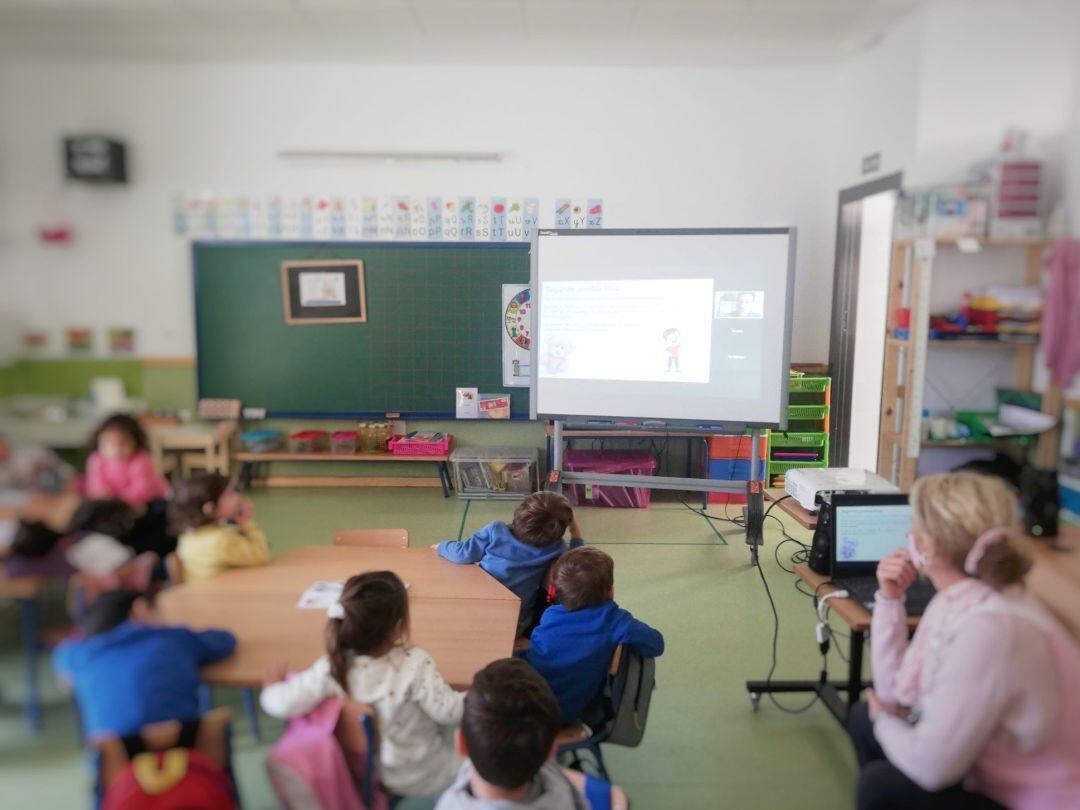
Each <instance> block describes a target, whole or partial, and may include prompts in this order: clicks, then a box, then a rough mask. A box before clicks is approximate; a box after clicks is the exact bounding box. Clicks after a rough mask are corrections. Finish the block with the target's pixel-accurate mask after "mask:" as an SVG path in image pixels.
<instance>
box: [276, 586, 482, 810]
mask: <svg viewBox="0 0 1080 810" xmlns="http://www.w3.org/2000/svg"><path fill="white" fill-rule="evenodd" d="M327 615H328V616H329V620H328V622H327V627H326V655H325V656H323V657H322V658H320V659H319V660H318V661H316V662H315V663H314V664H312V665H311V666H310V667H309V668H308V669H306V670H304V671H303V672H301V673H299V674H298V675H295V676H293V677H291V678H289V679H288V680H281V679H282V678H283V677H284V675H285V669H286V667H285V665H283V666H282V667H280V668H279V671H278V672H275V673H273V674H272V676H271V679H270V680H271V681H275V682H273V683H270V684H268V685H267V686H266V687H265V688H264V689H263V692H262V707H263V710H264V711H265V712H266V713H267V714H269V715H271V716H273V717H296V716H299V715H304V714H307V713H308V712H310V711H311V710H312V709H314V708H315V707H316V706H318V705H319V704H320V703H321V702H322V701H323V700H325V699H326V698H328V697H331V696H341V695H347V696H348V697H350V698H352V699H353V700H357V701H360V702H361V703H368V704H370V705H372V706H373V707H374V708H375V712H376V716H377V719H378V729H379V735H380V745H379V771H380V777H381V782H382V784H383V786H385V787H386V789H387V790H389V791H391V792H393V793H395V794H398V795H402V796H432V795H435V794H438V793H439V792H440V791H442V790H443V789H445V788H446V787H447V786H448V785H449V784H450V782H451V780H452V779H453V778H454V774H455V773H457V770H458V767H459V766H460V765H461V760H460V759H459V758H458V756H457V755H456V754H455V753H454V747H453V745H452V743H451V741H450V736H449V734H448V728H447V727H448V726H454V725H457V723H458V722H459V721H460V719H461V708H462V699H463V697H464V696H463V695H462V693H460V692H455V691H454V690H453V689H451V688H450V687H449V686H448V685H447V684H446V682H445V681H444V680H443V679H442V676H441V675H439V672H438V670H437V669H436V668H435V662H434V661H433V660H432V658H431V656H430V655H428V654H427V653H426V652H424V651H423V650H420V649H417V648H416V647H412V646H410V645H409V644H408V637H409V600H408V595H407V593H406V590H405V583H403V582H402V581H401V579H400V578H399V577H398V575H397V574H395V573H393V572H392V571H369V572H367V573H363V574H358V575H356V576H354V577H351V578H350V579H349V581H348V582H346V583H345V587H344V589H343V590H342V593H341V597H340V599H339V601H337V602H335V603H334V604H333V605H331V606H330V609H329V610H328V611H327Z"/></svg>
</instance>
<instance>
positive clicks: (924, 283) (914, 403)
mask: <svg viewBox="0 0 1080 810" xmlns="http://www.w3.org/2000/svg"><path fill="white" fill-rule="evenodd" d="M957 241H958V240H957V239H955V238H937V239H934V238H924V239H898V240H895V241H894V242H893V251H892V261H891V263H890V266H889V292H888V304H887V313H888V314H887V326H886V330H887V331H886V338H885V362H884V374H883V378H882V392H881V436H880V442H879V445H878V470H877V471H878V473H879V474H880V475H882V476H884V477H885V478H888V479H890V480H891V481H893V482H895V483H896V484H898V485H899V486H900V487H901V489H905V490H906V489H908V488H910V487H911V485H912V483H914V481H915V476H916V475H917V473H918V461H919V451H920V450H921V448H922V447H924V446H931V447H977V446H980V444H979V443H975V442H963V443H960V442H955V443H954V442H953V441H951V440H950V441H949V442H924V441H923V440H922V410H923V392H924V386H925V381H926V355H927V351H928V350H929V349H930V348H931V347H936V346H941V345H948V346H949V347H951V348H958V349H964V350H971V351H1002V352H1012V353H1013V358H1014V372H1013V380H1014V387H1015V388H1017V389H1019V390H1029V389H1030V388H1031V384H1032V373H1033V371H1034V368H1035V355H1036V352H1037V351H1038V342H1037V341H1036V340H1021V339H1016V340H1001V339H998V340H989V339H982V338H957V339H955V340H931V339H930V338H929V329H930V285H931V283H932V280H933V265H934V257H935V255H936V253H937V248H938V247H939V246H950V245H956V244H957ZM978 241H979V243H980V245H981V247H983V248H995V247H1012V248H1016V247H1021V248H1024V251H1025V266H1024V283H1025V284H1030V285H1035V284H1038V283H1039V281H1040V278H1041V273H1042V264H1043V253H1044V251H1045V250H1046V247H1047V244H1048V243H1047V242H1046V241H1045V240H1043V239H983V238H978ZM901 308H908V309H910V312H911V316H910V328H909V329H908V336H907V337H896V327H897V326H898V324H897V322H896V317H897V312H898V310H900V309H901ZM1042 403H1043V404H1042V408H1043V411H1044V412H1046V413H1049V414H1052V415H1055V416H1057V415H1060V413H1061V407H1062V397H1061V392H1060V391H1058V390H1057V389H1055V388H1053V387H1050V388H1048V389H1047V390H1046V391H1045V392H1044V394H1043V398H1042ZM1058 437H1059V433H1058V431H1057V430H1053V431H1048V432H1047V433H1044V434H1042V435H1041V436H1040V437H1039V440H1038V446H1037V449H1036V454H1035V463H1036V465H1038V466H1040V467H1048V466H1053V464H1054V461H1055V459H1056V456H1057V442H1058ZM995 444H996V445H997V446H1002V445H1000V444H998V443H995ZM982 446H992V445H990V444H989V443H985V444H983V445H982Z"/></svg>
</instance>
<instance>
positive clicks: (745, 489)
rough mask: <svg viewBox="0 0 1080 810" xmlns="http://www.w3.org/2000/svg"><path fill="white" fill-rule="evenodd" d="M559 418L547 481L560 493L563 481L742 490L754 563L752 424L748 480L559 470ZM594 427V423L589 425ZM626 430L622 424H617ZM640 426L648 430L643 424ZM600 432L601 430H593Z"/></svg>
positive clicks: (757, 532) (757, 459) (757, 480)
mask: <svg viewBox="0 0 1080 810" xmlns="http://www.w3.org/2000/svg"><path fill="white" fill-rule="evenodd" d="M564 427H565V425H564V423H563V420H561V419H556V420H554V422H553V423H552V459H551V483H552V485H553V486H554V487H555V490H556V491H557V492H559V493H562V490H563V485H564V484H602V485H608V486H623V487H643V488H647V489H668V490H685V491H689V492H731V493H746V496H747V508H746V543H747V545H749V546H750V560H751V563H752V564H753V565H757V563H758V546H760V545H762V544H763V542H764V540H763V539H762V524H763V522H764V520H763V517H762V513H763V507H764V492H763V490H762V487H761V453H760V452H759V447H758V445H759V443H760V441H761V431H760V430H759V429H758V428H753V429H752V430H751V433H750V477H749V479H748V480H713V479H708V478H677V477H673V476H664V475H623V474H616V473H591V472H567V471H565V470H563V442H564V439H563V429H564ZM590 427H595V426H590ZM619 429H620V430H626V426H625V425H620V426H619ZM642 430H645V431H647V430H649V428H646V427H643V428H642ZM678 430H679V432H700V433H701V434H702V435H715V434H716V431H715V430H712V429H709V430H701V431H695V430H693V429H689V430H688V429H684V428H679V429H678ZM597 432H598V433H601V432H602V431H597Z"/></svg>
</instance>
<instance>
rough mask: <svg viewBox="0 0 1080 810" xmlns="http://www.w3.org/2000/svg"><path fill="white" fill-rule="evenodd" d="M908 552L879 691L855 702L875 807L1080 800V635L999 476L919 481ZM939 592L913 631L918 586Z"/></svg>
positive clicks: (898, 564) (893, 560)
mask: <svg viewBox="0 0 1080 810" xmlns="http://www.w3.org/2000/svg"><path fill="white" fill-rule="evenodd" d="M911 505H912V513H913V526H912V532H911V537H910V548H909V550H908V551H898V552H894V553H893V554H892V555H890V556H889V557H887V558H885V559H884V560H882V561H881V563H880V564H879V566H878V572H877V577H878V584H879V586H880V589H879V591H878V593H877V598H876V599H875V602H874V618H873V623H872V625H871V638H872V641H871V653H872V658H873V665H874V690H871V691H870V692H869V693H868V695H867V703H866V704H859V705H857V706H856V707H855V708H854V709H853V711H852V717H851V731H852V739H853V741H854V743H855V750H856V754H857V756H858V758H859V765H860V767H861V771H860V774H859V783H858V788H857V798H856V804H857V806H858V807H859V808H860V810H864V809H868V808H897V809H899V808H908V807H911V808H936V807H941V808H950V810H951V809H952V808H958V809H959V808H1000V807H1008V808H1011V809H1012V810H1057V809H1058V808H1061V810H1065V808H1077V807H1080V694H1078V693H1077V692H1076V684H1077V683H1080V647H1078V645H1077V644H1076V642H1075V640H1074V639H1073V638H1072V636H1070V635H1069V633H1068V631H1066V629H1065V628H1064V627H1063V626H1062V625H1061V624H1060V623H1059V622H1058V621H1057V620H1056V619H1055V618H1054V617H1053V616H1051V615H1050V614H1049V613H1048V612H1047V611H1046V609H1045V608H1043V607H1042V606H1041V605H1040V604H1039V603H1037V602H1035V601H1034V600H1033V599H1032V598H1031V597H1030V596H1029V595H1028V594H1027V593H1026V592H1025V591H1024V586H1023V580H1024V575H1025V574H1026V573H1027V571H1028V569H1029V568H1030V567H1031V550H1030V548H1029V543H1030V541H1028V540H1027V538H1026V537H1024V536H1023V535H1022V534H1021V533H1020V532H1019V531H1017V530H1016V529H1015V528H1014V526H1015V523H1016V516H1017V506H1016V498H1015V496H1014V495H1013V493H1012V492H1011V491H1010V490H1009V489H1008V488H1007V487H1006V486H1005V484H1004V483H1003V482H1002V481H1001V480H999V479H997V478H990V477H986V476H980V475H975V474H972V473H949V474H943V475H931V476H927V477H925V478H921V479H919V480H918V481H916V482H915V486H914V487H913V488H912V491H911ZM920 574H922V575H925V576H926V577H928V578H929V579H930V580H931V581H932V582H933V584H934V587H935V589H936V590H937V595H936V596H935V597H934V599H933V600H932V601H931V602H930V605H929V606H928V607H927V609H926V612H925V614H924V615H923V617H922V620H921V622H920V623H919V628H918V630H917V631H916V633H915V636H914V638H912V639H911V641H908V632H907V624H906V621H907V613H906V611H905V609H904V594H905V592H906V591H907V589H908V587H910V585H911V584H912V583H913V582H914V581H915V579H916V577H917V576H919V575H920Z"/></svg>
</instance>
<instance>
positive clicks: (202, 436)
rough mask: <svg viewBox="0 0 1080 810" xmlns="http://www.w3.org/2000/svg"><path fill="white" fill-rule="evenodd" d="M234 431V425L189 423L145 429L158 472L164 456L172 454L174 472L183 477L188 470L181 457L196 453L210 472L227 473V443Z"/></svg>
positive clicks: (162, 470)
mask: <svg viewBox="0 0 1080 810" xmlns="http://www.w3.org/2000/svg"><path fill="white" fill-rule="evenodd" d="M235 432H236V423H235V422H216V423H215V422H192V423H189V424H183V425H170V424H157V425H155V424H151V425H149V426H148V427H147V430H146V441H147V444H149V445H150V455H151V456H153V459H154V466H156V467H157V469H158V472H161V473H165V472H167V470H166V469H165V456H166V454H168V453H176V454H177V456H178V458H177V469H178V470H179V472H180V473H181V474H183V475H187V474H188V472H189V470H188V469H186V466H187V465H185V464H184V456H185V455H188V454H199V455H201V456H203V457H204V458H203V459H202V461H201V465H202V467H203V468H204V469H206V470H209V471H210V472H219V473H221V474H222V475H228V474H229V443H230V442H231V441H232V436H233V434H234V433H235Z"/></svg>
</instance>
